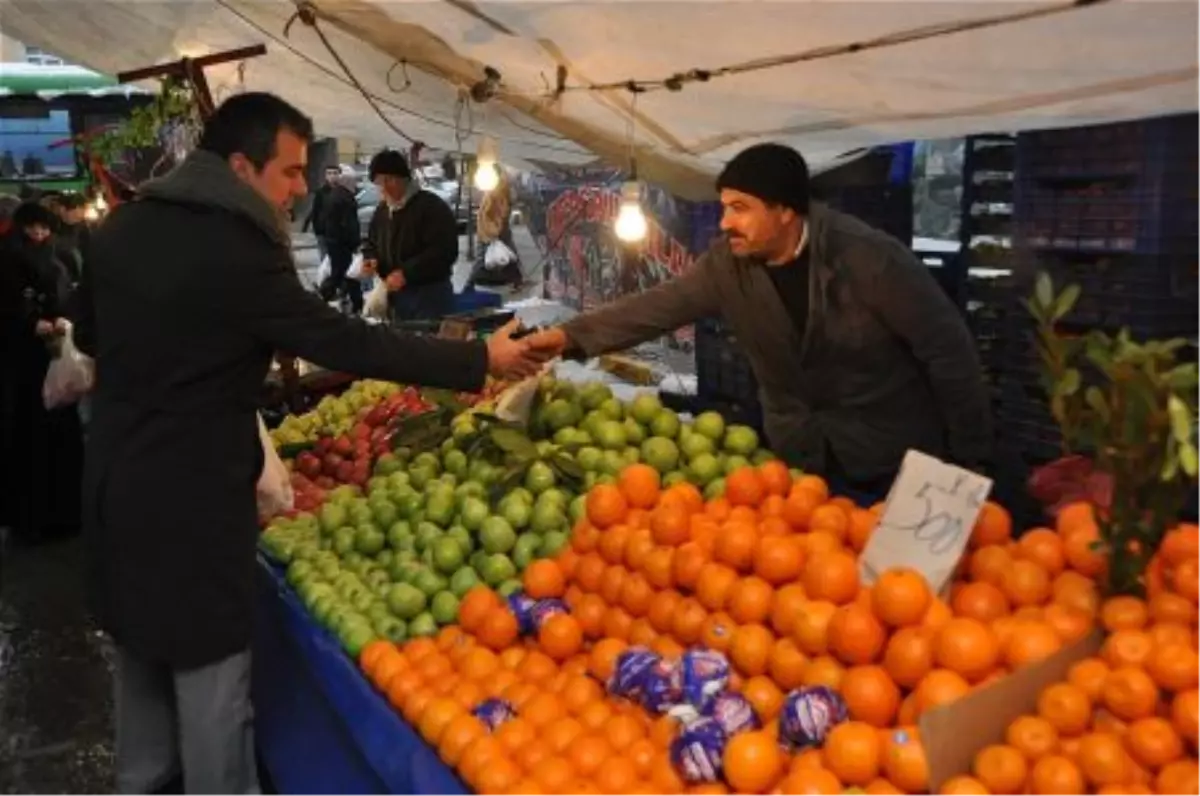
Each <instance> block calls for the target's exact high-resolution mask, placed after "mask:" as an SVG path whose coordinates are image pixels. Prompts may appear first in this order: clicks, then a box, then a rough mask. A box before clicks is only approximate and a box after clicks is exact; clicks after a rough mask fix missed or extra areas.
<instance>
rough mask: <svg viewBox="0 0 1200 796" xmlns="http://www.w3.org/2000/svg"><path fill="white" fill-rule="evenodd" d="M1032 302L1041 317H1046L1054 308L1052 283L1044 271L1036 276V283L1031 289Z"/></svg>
mask: <svg viewBox="0 0 1200 796" xmlns="http://www.w3.org/2000/svg"><path fill="white" fill-rule="evenodd" d="M1033 300H1034V302H1035V303H1036V304H1037V306H1038V308H1039V309H1040V310H1041V311H1042V317H1043V318H1044V317H1048V314H1049V311H1050V310H1051V308H1052V307H1053V306H1054V282H1053V280H1051V279H1050V274H1048V273H1046V272H1045V271H1042V272H1040V273H1039V274H1038V275H1037V282H1036V283H1035V284H1034V287H1033Z"/></svg>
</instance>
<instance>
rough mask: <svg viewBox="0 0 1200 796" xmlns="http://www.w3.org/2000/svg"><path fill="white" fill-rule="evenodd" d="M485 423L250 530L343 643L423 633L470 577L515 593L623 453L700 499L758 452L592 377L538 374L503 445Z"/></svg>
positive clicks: (743, 435)
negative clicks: (535, 390) (532, 397)
mask: <svg viewBox="0 0 1200 796" xmlns="http://www.w3.org/2000/svg"><path fill="white" fill-rule="evenodd" d="M489 422H491V421H489V420H488V419H487V416H486V413H484V414H480V413H479V412H466V413H463V414H461V415H459V416H458V417H456V418H454V419H453V420H452V421H450V422H449V423H448V427H445V428H444V433H442V434H441V435H440V436H437V435H436V433H435V436H436V440H435V441H433V442H430V441H429V440H428V439H427V440H426V443H427V445H429V446H430V449H427V450H423V451H420V452H413V450H412V449H411V448H409V447H407V446H404V445H400V446H399V447H398V448H397V450H395V451H394V452H392V453H385V454H383V455H382V456H379V457H378V458H377V459H376V461H375V463H374V469H373V475H372V476H371V478H370V479H369V480H368V481H367V483H366V487H365V490H364V489H361V488H359V487H358V486H354V485H344V486H339V487H337V488H335V489H332V490H330V491H329V493H328V495H327V498H326V501H325V503H324V504H323V505H321V506H320V507H319V509H318V510H317V511H315V512H311V513H308V512H302V513H298V514H296V515H295V516H292V517H278V518H276V519H275V520H273V521H272V522H271V524H270V525H269V526H268V527H267V528H266V530H265V531H264V532H263V534H262V536H261V540H260V544H261V546H262V547H263V549H264V550H265V551H266V552H267V553H268V554H269V555H270V556H272V557H273V558H274V559H276V560H277V561H279V562H281V563H284V564H286V565H287V579H288V581H289V582H290V583H291V584H292V585H293V587H294V588H295V590H296V592H297V594H298V595H299V596H300V598H301V600H302V601H303V602H304V604H305V605H306V606H307V608H308V610H309V611H310V612H311V613H312V614H313V615H314V616H315V617H316V619H317V620H318V621H319V622H320V623H322V624H323V625H325V626H326V627H328V628H329V629H330V630H331V631H332V632H333V633H335V634H336V635H337V636H338V638H339V639H340V640H341V643H342V645H343V646H344V647H345V649H346V650H347V652H349V653H350V654H352V655H357V653H358V650H360V649H361V648H362V646H363V645H364V644H366V643H368V642H369V641H371V640H373V639H376V638H380V637H382V638H388V639H392V640H394V641H402V640H404V639H407V638H412V637H417V636H428V635H432V634H434V633H436V632H437V630H438V628H439V627H440V626H442V625H445V624H449V623H453V622H454V621H456V619H457V615H458V604H459V600H460V599H461V598H462V597H463V595H464V594H466V592H467V591H468V590H469V589H471V588H472V587H473V586H475V585H477V584H480V583H484V584H487V585H489V586H491V587H492V588H495V589H496V590H497V591H499V592H500V593H501V594H504V595H508V594H511V593H512V592H514V591H517V590H518V589H519V588H520V577H521V573H522V572H523V571H524V569H525V568H526V567H527V566H528V565H529V564H530V563H531V562H532V561H534V560H535V559H537V558H541V557H548V556H553V555H555V554H557V553H558V552H559V551H560V550H561V549H562V548H563V547H564V546H565V545H566V544H567V543H568V538H569V532H570V529H571V527H572V526H573V524H574V523H575V521H577V520H578V519H579V517H581V516H582V515H583V512H584V496H583V495H584V492H586V490H587V489H589V488H591V487H592V486H594V485H595V484H598V483H606V482H611V481H613V480H615V479H616V477H617V475H618V474H619V473H620V471H621V469H623V468H624V467H626V466H628V465H629V464H632V463H635V462H639V461H640V462H645V463H647V464H649V465H651V466H653V467H655V468H656V469H658V470H659V471H660V472H661V473H662V474H663V480H664V482H665V483H668V484H671V483H676V482H679V481H684V480H687V481H691V482H693V483H695V484H696V485H697V486H699V487H701V488H702V489H704V490H705V492H706V493H707V494H708V495H709V496H713V495H716V494H720V492H721V490H722V489H723V486H724V480H723V479H724V475H725V474H726V473H728V472H730V471H732V470H733V469H735V468H737V467H740V466H743V465H745V464H747V463H758V462H761V461H764V460H766V459H769V458H772V457H771V454H770V453H769V452H768V451H765V450H762V449H760V448H759V447H758V444H759V440H758V435H757V433H756V432H755V431H754V430H753V429H751V428H748V427H745V426H727V425H726V423H725V420H724V419H723V418H722V417H721V416H720V415H719V414H717V413H712V412H709V413H705V414H702V415H700V416H698V417H697V418H696V419H695V421H694V422H692V423H686V424H685V423H682V422H680V419H679V417H678V416H677V415H676V413H675V412H673V411H672V410H670V409H667V408H665V407H663V405H662V403H661V401H660V400H659V398H658V396H657V395H656V394H653V393H643V394H640V395H638V396H637V397H636V398H635V399H634V400H633V401H631V402H629V403H628V404H627V405H626V404H623V403H622V402H621V401H619V400H617V399H616V398H615V397H613V394H612V391H611V390H610V389H609V388H608V387H607V386H606V385H603V384H599V383H591V384H584V385H580V386H576V385H574V384H572V383H570V382H565V381H557V380H555V379H552V378H547V379H544V380H543V381H542V383H541V385H540V395H539V397H538V400H537V401H536V402H535V405H534V409H533V411H532V415H531V417H530V420H529V424H528V428H527V429H525V430H524V431H520V430H517V429H514V428H512V427H508V426H506V427H505V428H504V433H505V434H507V435H508V436H507V438H506V439H507V441H506V443H505V444H502V445H495V444H493V445H487V444H481V443H482V442H485V441H486V440H483V439H482V438H484V437H487V436H488V434H489V431H488V429H487V426H488V424H489ZM425 431H426V432H428V431H429V429H425ZM513 435H515V436H516V437H517V439H513V438H512V437H513ZM564 459H566V460H567V461H566V463H565V464H566V465H570V466H569V467H567V466H564V462H563V460H564Z"/></svg>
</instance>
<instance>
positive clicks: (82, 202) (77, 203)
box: [58, 191, 88, 210]
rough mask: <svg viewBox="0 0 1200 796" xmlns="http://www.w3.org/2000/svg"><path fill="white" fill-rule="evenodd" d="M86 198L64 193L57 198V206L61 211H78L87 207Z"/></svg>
mask: <svg viewBox="0 0 1200 796" xmlns="http://www.w3.org/2000/svg"><path fill="white" fill-rule="evenodd" d="M87 203H88V200H87V197H86V196H84V195H83V194H81V193H75V192H73V191H72V192H71V193H65V194H63V195H62V196H61V197H59V200H58V204H59V206H60V207H62V209H63V210H78V209H80V208H81V207H87Z"/></svg>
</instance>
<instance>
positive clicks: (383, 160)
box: [367, 149, 412, 181]
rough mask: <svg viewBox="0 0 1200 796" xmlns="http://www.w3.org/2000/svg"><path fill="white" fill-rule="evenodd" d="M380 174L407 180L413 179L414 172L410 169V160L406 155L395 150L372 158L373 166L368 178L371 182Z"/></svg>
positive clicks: (388, 150)
mask: <svg viewBox="0 0 1200 796" xmlns="http://www.w3.org/2000/svg"><path fill="white" fill-rule="evenodd" d="M380 174H383V175H386V176H389V177H401V178H403V179H405V180H407V179H410V178H411V177H412V170H411V169H410V168H409V167H408V160H407V159H406V158H405V157H404V155H402V154H400V153H399V152H397V151H396V150H394V149H385V150H383V151H382V152H380V153H379V154H378V155H376V156H375V157H373V158H371V165H370V166H369V167H368V169H367V176H368V178H369V179H370V180H371V181H374V180H375V177H376V176H377V175H380Z"/></svg>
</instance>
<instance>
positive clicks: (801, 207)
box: [717, 144, 810, 214]
mask: <svg viewBox="0 0 1200 796" xmlns="http://www.w3.org/2000/svg"><path fill="white" fill-rule="evenodd" d="M725 188H730V189H732V190H735V191H741V192H742V193H748V194H750V195H751V196H757V197H758V198H759V199H761V200H763V201H764V202H766V203H767V204H770V205H776V206H783V207H790V208H792V209H793V210H795V211H796V212H797V213H800V214H804V213H807V212H808V203H809V198H810V197H809V194H810V189H809V184H808V164H807V163H806V162H804V156H803V155H801V154H800V153H799V152H797V151H796V150H794V149H792V148H791V147H790V146H784V145H783V144H756V145H755V146H752V147H750V148H749V149H743V150H742V151H741V152H739V153H738V154H736V155H734V157H733V160H731V161H729V163H727V164H726V165H725V168H724V169H723V170H722V171H721V174H720V176H718V177H717V190H718V191H720V190H723V189H725Z"/></svg>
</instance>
